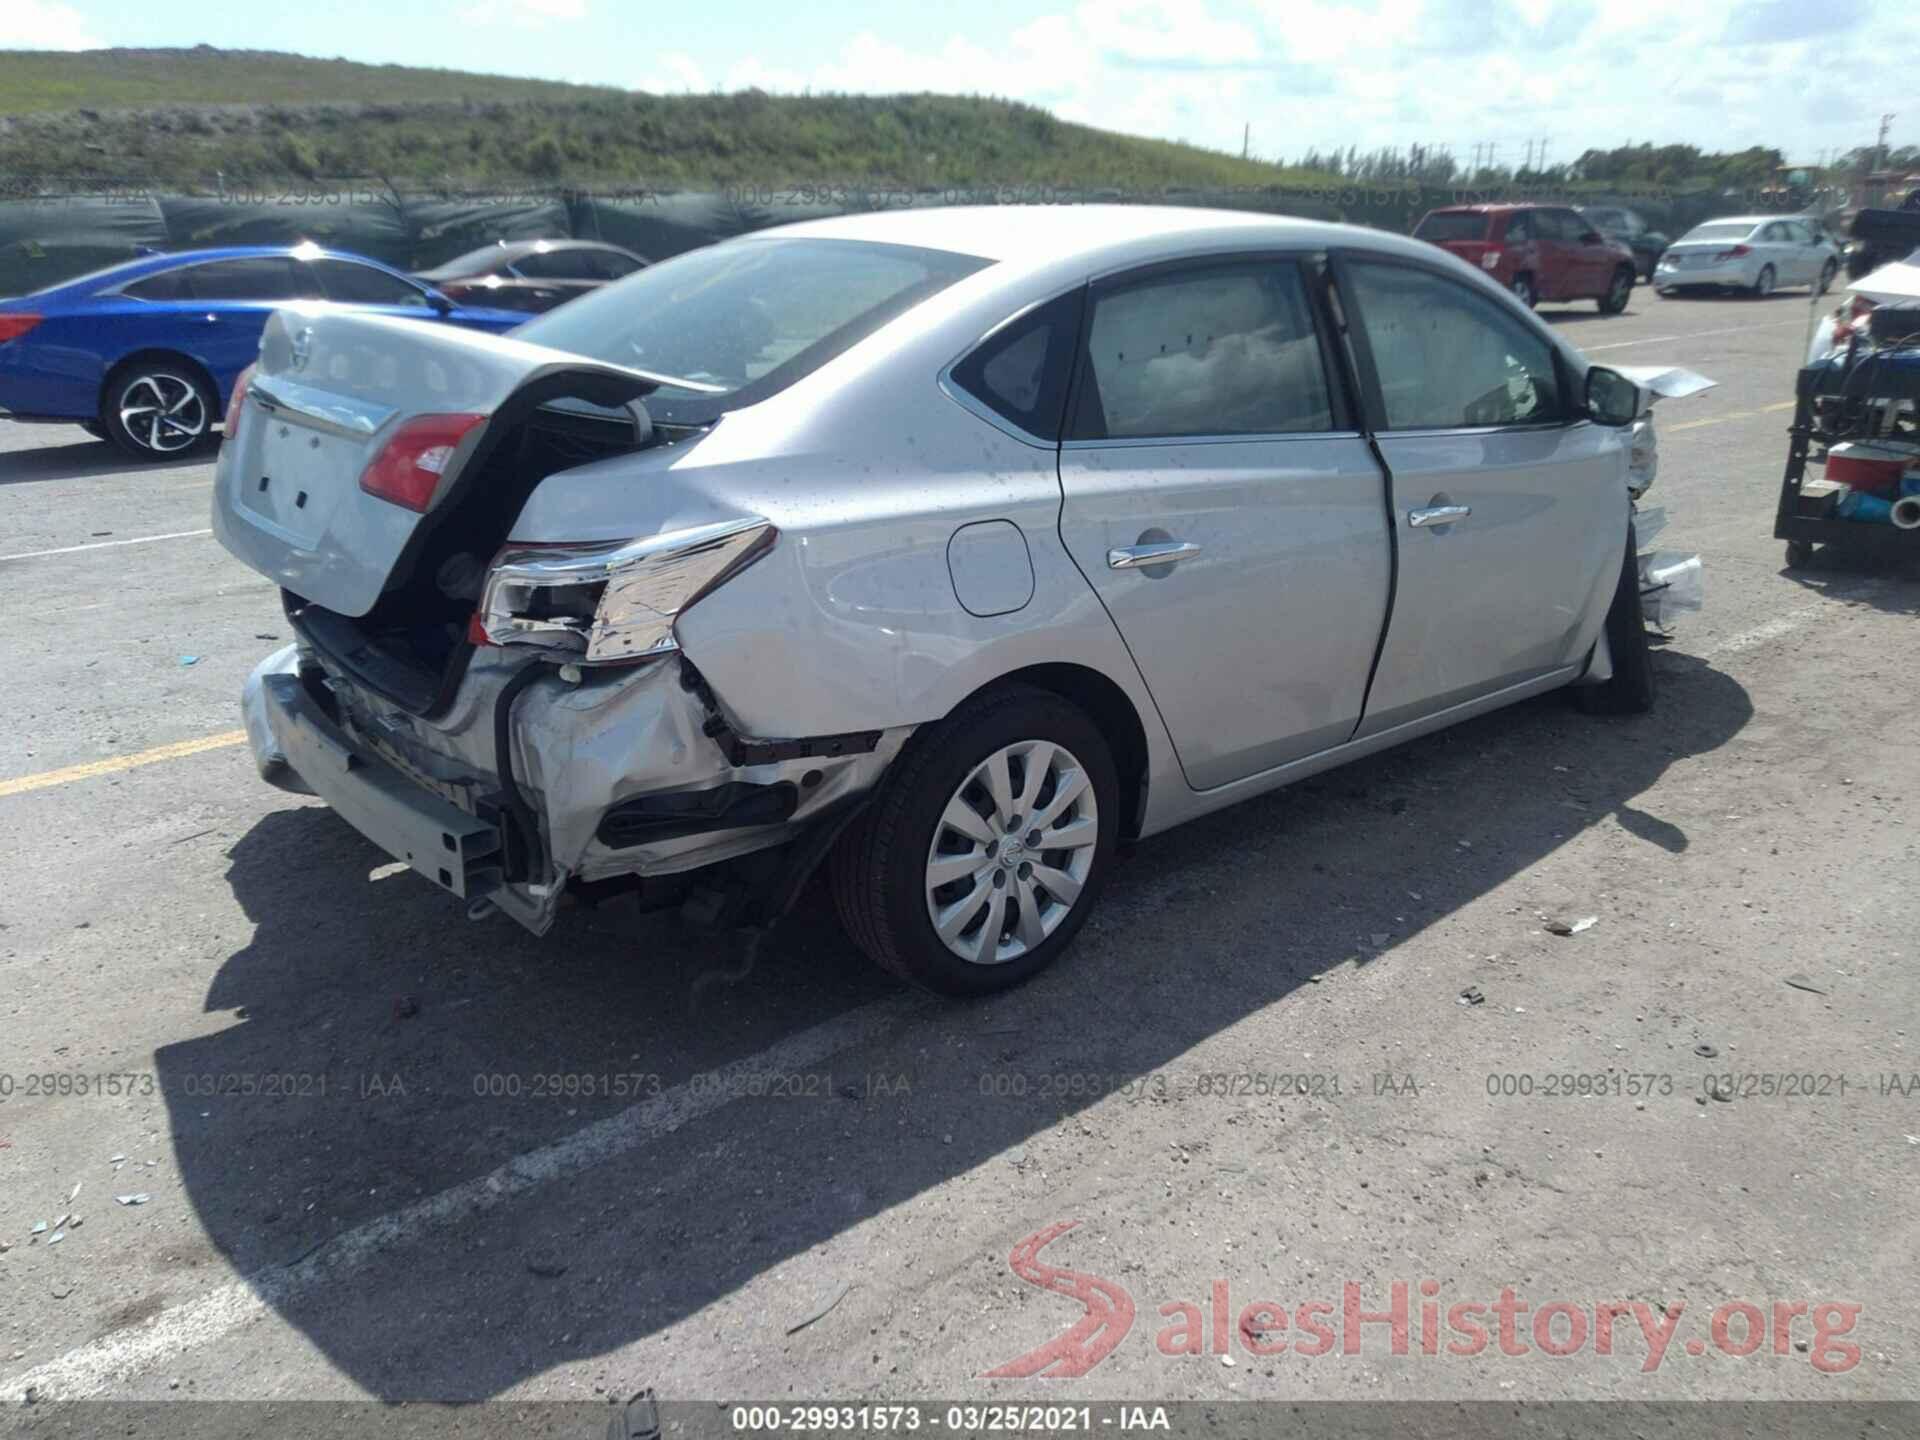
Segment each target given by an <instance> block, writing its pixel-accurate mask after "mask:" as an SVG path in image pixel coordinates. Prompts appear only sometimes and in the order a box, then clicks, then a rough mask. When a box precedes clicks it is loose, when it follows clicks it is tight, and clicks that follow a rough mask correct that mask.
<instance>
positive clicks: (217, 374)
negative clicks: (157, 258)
mask: <svg viewBox="0 0 1920 1440" xmlns="http://www.w3.org/2000/svg"><path fill="white" fill-rule="evenodd" d="M161 278H162V277H159V276H156V277H153V279H154V280H155V281H159V280H161ZM164 278H165V281H166V282H167V286H166V289H165V290H161V289H159V288H158V287H157V286H156V285H152V284H140V285H130V286H128V287H127V293H128V294H129V295H134V296H138V297H140V298H144V299H148V300H149V303H150V306H151V308H150V309H149V310H148V311H147V315H148V323H147V325H146V326H144V327H143V328H144V329H145V330H146V331H147V332H148V333H147V334H146V335H145V336H144V337H143V340H144V343H146V344H148V345H151V346H154V347H156V348H159V347H162V346H164V347H166V348H169V349H178V350H181V351H183V352H184V353H186V354H188V355H191V356H193V357H194V358H195V359H197V360H199V361H200V362H201V364H203V365H205V366H206V367H207V369H208V370H209V371H210V372H211V373H212V375H213V377H214V381H215V383H216V384H217V385H218V386H219V389H220V393H221V395H222V396H223V397H224V396H225V394H226V392H227V388H228V386H230V385H231V384H232V383H233V377H234V376H235V375H238V374H239V373H240V372H241V371H242V370H244V369H245V368H246V367H247V366H248V365H250V364H252V363H253V359H254V356H255V355H256V354H257V353H258V352H259V349H260V332H261V331H262V330H264V329H265V328H266V325H267V317H268V316H269V315H271V314H272V313H273V311H274V308H275V307H276V306H279V305H284V304H286V303H287V302H289V301H291V300H300V299H305V298H308V297H310V296H312V295H314V294H315V293H317V292H315V291H314V290H313V289H312V287H311V286H310V285H308V284H307V283H306V281H305V280H304V278H303V277H302V276H301V275H300V274H299V272H297V271H296V270H295V268H294V263H293V261H291V260H289V259H287V258H286V257H285V256H282V255H242V256H235V257H233V258H231V259H226V260H208V261H204V262H202V263H200V264H198V265H187V266H183V267H181V268H180V269H179V270H171V271H166V272H164ZM161 295H164V296H165V297H166V298H153V297H157V296H161Z"/></svg>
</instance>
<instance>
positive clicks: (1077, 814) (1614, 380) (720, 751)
mask: <svg viewBox="0 0 1920 1440" xmlns="http://www.w3.org/2000/svg"><path fill="white" fill-rule="evenodd" d="M1673 373H1674V372H1668V373H1667V374H1666V375H1658V374H1656V373H1655V372H1645V373H1644V374H1639V373H1626V372H1621V371H1616V370H1608V369H1602V368H1599V367H1590V366H1589V365H1588V364H1587V363H1586V361H1585V360H1584V359H1583V358H1582V357H1581V356H1580V354H1579V352H1578V351H1576V350H1575V349H1574V348H1572V347H1571V346H1570V345H1569V344H1567V343H1566V342H1564V341H1563V340H1561V339H1560V338H1559V337H1558V336H1557V335H1556V334H1555V333H1554V331H1552V330H1551V329H1549V328H1548V327H1547V326H1545V325H1544V324H1542V323H1541V322H1540V321H1539V320H1538V319H1537V318H1536V317H1534V316H1533V315H1531V314H1530V313H1528V312H1527V311H1526V310H1525V309H1524V308H1523V307H1521V306H1520V305H1518V304H1517V303H1515V301H1514V300H1513V299H1512V297H1511V296H1509V295H1507V294H1506V293H1505V292H1504V291H1502V290H1501V289H1500V288H1499V287H1498V286H1496V285H1494V284H1493V283H1491V282H1490V281H1488V280H1487V279H1485V278H1484V277H1483V276H1482V275H1480V274H1479V273H1478V272H1476V271H1475V270H1473V269H1472V268H1470V267H1469V266H1467V265H1465V264H1462V263H1461V262H1460V261H1458V260H1455V259H1453V258H1452V257H1450V256H1448V255H1446V254H1444V253H1441V252H1438V251H1436V250H1435V249H1434V248H1433V247H1431V246H1429V245H1425V244H1422V243H1420V242H1418V241H1414V240H1410V239H1405V238H1401V237H1397V236H1392V235H1388V234H1383V233H1381V232H1378V231H1373V230H1361V229H1350V228H1346V227H1342V226H1336V225H1326V224H1318V223H1311V222H1305V221H1295V220H1282V219H1274V218H1269V217H1262V216H1250V215H1240V214H1223V213H1214V212H1207V211H1198V210H1187V209H1154V208H1146V207H1111V208H1109V207H1041V208H1017V207H1009V208H995V209H983V210H970V209H956V210H946V211H922V212H913V213H893V214H880V215H869V216H858V217H845V218H840V219H834V220H825V221H818V222H812V223H807V224H801V225H795V226H790V227H786V228H783V229H779V230H772V231H764V232H759V233H756V234H753V235H749V236H743V237H741V238H739V239H736V240H732V241H729V242H726V243H724V244H721V245H716V246H713V247H710V248H707V249H704V250H699V251H695V252H692V253H690V254H687V255H683V256H680V257H678V258H676V259H673V260H669V261H667V262H665V263H662V264H659V265H656V266H653V267H651V268H650V269H647V270H645V271H643V272H641V273H640V274H638V275H635V276H633V277H631V278H629V279H627V280H625V281H622V282H619V283H618V284H615V285H612V286H609V287H607V288H606V289H604V290H601V291H598V292H596V293H594V294H592V295H589V296H587V297H584V298H582V299H580V300H577V301H575V302H574V303H572V304H570V305H568V306H566V307H565V308H563V309H560V310H556V311H554V312H552V313H551V314H548V315H545V316H542V317H540V318H538V319H536V320H534V321H532V322H531V323H529V324H528V325H526V326H524V327H522V328H521V329H520V330H518V331H516V332H515V333H514V334H513V335H512V336H510V337H492V336H484V335H479V334H473V333H467V332H445V333H443V332H440V331H435V330H429V329H428V328H426V327H421V326H412V325H407V324H405V323H403V322H397V321H388V320H384V319H379V318H369V317H364V316H356V315H345V314H330V313H326V312H324V311H323V310H320V309H301V308H299V307H293V308H289V309H286V310H283V311H281V312H279V313H278V314H277V315H276V316H275V318H274V319H273V321H272V322H271V324H270V325H269V328H268V331H267V334H266V337H265V339H264V341H263V343H262V347H261V354H260V360H259V363H258V366H257V367H256V369H255V370H254V371H253V372H252V373H251V375H250V376H248V377H247V378H246V383H245V384H244V385H242V386H240V387H238V388H239V390H240V393H239V395H238V396H237V398H236V400H235V402H234V409H233V412H232V416H231V419H230V424H229V430H228V434H229V437H230V438H229V439H228V441H227V444H226V446H225V449H224V450H223V452H222V454H221V456H220V461H219V471H218V478H217V483H216V487H215V498H214V525H215V527H216V531H217V533H218V535H219V537H220V539H221V541H222V543H223V544H224V545H225V546H226V547H227V548H228V549H229V550H230V551H232V552H233V554H235V555H236V556H238V557H239V558H240V559H241V560H243V561H245V562H246V563H247V564H248V565H250V566H252V567H253V568H254V569H256V570H258V571H259V572H260V573H261V574H263V575H267V576H269V577H271V578H272V579H274V580H275V581H276V582H277V583H278V584H279V585H280V586H281V587H282V588H283V594H284V603H285V609H286V614H287V616H288V618H289V620H290V622H291V624H292V627H293V630H294V632H295V634H296V636H297V643H296V644H294V645H292V646H289V647H288V648H287V649H285V650H282V651H280V652H278V653H277V654H274V655H272V656H269V657H268V658H267V659H266V660H265V661H263V662H262V663H261V665H260V666H259V667H258V669H257V670H256V671H255V673H254V674H253V676H252V677H251V679H250V680H249V681H248V684H247V687H246V690H245V694H244V702H243V709H244V714H245V718H246V723H247V729H248V733H249V737H250V740H251V743H252V748H253V752H254V755H255V757H256V760H257V762H258V764H259V767H260V769H261V772H262V774H263V775H264V776H266V777H267V778H268V779H269V780H272V781H274V782H275V783H278V784H281V785H284V786H286V787H288V788H290V789H295V790H302V791H309V792H312V793H315V794H318V795H319V796H321V797H322V798H324V799H325V800H327V801H328V802H329V803H330V804H331V805H332V806H333V807H334V808H335V809H336V810H337V811H338V812H339V813H340V814H341V815H342V816H343V817H344V818H346V819H347V820H348V821H349V822H351V823H352V824H354V825H355V826H356V827H358V828H359V829H360V830H361V831H362V832H364V833H365V834H366V835H367V836H368V837H370V838H371V839H372V840H374V841H376V842H377V843H378V844H380V845H381V846H383V847H384V848H385V849H386V850H387V851H388V852H389V853H391V854H393V855H394V856H396V857H397V858H399V859H401V860H404V861H405V862H406V863H408V864H409V865H410V866H411V867H412V868H413V869H414V870H416V871H418V872H419V873H420V874H421V875H423V876H425V877H427V878H428V879H429V880H431V881H433V882H434V883H435V884H437V885H439V886H441V887H442V888H443V889H445V890H448V891H450V892H452V894H454V895H456V896H458V897H461V898H462V899H464V900H466V901H467V902H468V906H469V910H470V913H473V914H474V915H476V916H481V915H485V914H490V913H493V912H495V911H501V912H505V913H506V914H507V915H509V916H511V917H512V918H514V919H515V920H518V921H519V922H520V923H522V924H523V925H525V926H527V927H528V928H529V929H531V930H533V931H535V932H536V933H538V932H544V931H545V930H546V929H547V928H548V927H549V926H550V925H551V923H552V922H553V919H554V916H555V913H556V910H557V908H558V907H559V906H560V905H561V904H562V902H563V901H564V900H566V899H567V898H568V897H569V896H578V895H582V894H584V895H588V896H592V895H597V894H600V893H604V892H607V891H610V890H619V889H638V891H639V893H640V896H641V899H642V901H643V902H654V903H659V904H678V905H680V906H681V907H683V909H685V910H686V911H687V912H688V913H689V914H690V915H691V916H693V917H695V918H697V919H700V920H703V921H706V922H709V923H723V922H726V921H729V920H735V921H747V922H753V921H766V920H769V919H771V918H772V917H775V916H777V915H778V914H780V913H782V912H783V911H784V910H785V908H786V907H787V905H788V904H790V902H791V900H792V899H793V897H794V895H795V894H796V893H797V891H798V890H799V888H800V886H801V885H802V884H803V883H804V882H805V881H806V880H807V878H808V876H809V875H810V874H812V873H813V871H814V870H815V869H816V867H817V866H819V865H821V864H822V863H824V864H825V865H826V866H827V868H828V869H829V871H830V872H831V879H832V886H833V890H834V894H835V898H836V901H837V904H838V908H839V910H840V913H841V915H842V917H843V918H844V920H845V923H846V926H847V929H848V931H849V933H850V934H851V936H852V938H853V939H854V940H855V941H856V942H857V943H858V944H859V945H860V946H861V947H862V948H863V949H864V950H865V951H867V952H868V953H869V954H870V955H872V956H873V957H874V958H875V959H876V960H878V961H879V962H880V963H882V964H883V965H885V966H887V967H888V968H889V969H891V970H893V971H894V972H896V973H897V974H899V975H902V976H904V977H906V978H908V979H911V980H913V981H916V982H918V983H920V984H923V985H926V986H929V987H932V988H935V989H938V990H941V991H944V992H947V993H956V994H966V993H978V992H984V991H989V990H993V989H998V988H1001V987H1003V986H1006V985H1010V984H1013V983H1016V982H1018V981H1020V980H1022V979H1024V978H1026V977H1027V976H1029V975H1031V974H1033V973H1034V972H1035V971H1037V970H1038V969H1040V968H1041V967H1042V966H1044V965H1045V964H1046V963H1048V962H1049V961H1050V960H1052V959H1053V958H1054V957H1055V956H1056V955H1057V954H1058V953H1059V952H1060V951H1061V950H1062V949H1063V948H1064V947H1065V946H1066V945H1067V944H1068V943H1069V941H1070V940H1071V939H1072V937H1073V935H1074V934H1075V932H1076V931H1077V930H1078V928H1079V926H1080V925H1081V924H1082V923H1083V922H1084V921H1085V919H1086V917H1087V913H1088V911H1089V909H1090V908H1091V907H1092V905H1093V904H1094V902H1095V899H1096V897H1097V896H1098V894H1099V892H1100V889H1101V886H1102V885H1103V884H1104V883H1105V881H1106V878H1107V872H1108V870H1109V868H1110V866H1111V863H1112V859H1113V855H1114V849H1115V846H1116V845H1117V844H1118V843H1119V842H1120V841H1122V840H1123V839H1125V838H1129V837H1135V836H1142V835H1150V834H1153V833H1155V832H1157V831H1161V830H1165V829H1167V828H1168V827H1170V826H1173V825H1177V824H1179V823H1180V822H1182V821H1184V820H1189V819H1192V818H1194V817H1195V816H1198V815H1203V814H1205V813H1207V812H1209V811H1213V810H1217V809H1219V808H1221V807H1222V806H1226V805H1230V804H1232V803H1234V802H1235V801H1238V800H1242V799H1245V798H1247V797H1249V796H1252V795H1257V794H1260V793H1261V792H1263V791H1267V790H1270V789H1272V788H1274V787H1275V786H1279V785H1284V784H1287V783H1289V782H1290V781H1294V780H1298V779H1301V778H1303V777H1305V776H1309V775H1312V774H1315V773H1316V772H1319V771H1322V770H1325V769H1327V768H1328V767H1330V766H1333V765H1338V764H1340V763H1342V762H1344V761H1346V760H1350V759H1353V758H1356V757H1358V756H1362V755H1366V754H1369V753H1372V752H1374V751H1378V750H1380V749H1383V748H1385V747H1387V746H1390V745H1393V744H1396V743H1398V742H1400V741H1402V740H1406V739H1409V738H1411V737H1414V736H1417V735H1422V734H1425V733H1427V732H1430V731H1433V730H1436V729H1439V728H1441V727H1443V726H1446V725H1450V724H1453V723H1455V722H1456V721H1460V720H1464V719H1466V718H1468V717H1470V716H1474V715H1478V714H1481V713H1484V712H1486V711H1488V710H1491V709H1493V708H1495V707H1497V706H1502V705H1507V704H1510V703H1512V702H1514V701H1517V700H1520V699H1523V698H1525V697H1527V696H1531V695H1537V694H1539V693H1541V692H1542V691H1546V690H1550V689H1554V688H1556V687H1560V686H1576V687H1579V688H1578V690H1577V692H1576V693H1577V694H1578V695H1579V696H1580V697H1582V699H1583V700H1584V701H1585V702H1586V704H1587V706H1588V708H1592V709H1598V710H1614V711H1630V710H1640V709H1645V708H1646V707H1647V706H1648V705H1649V704H1650V703H1651V701H1652V698H1653V690H1652V687H1653V678H1654V677H1653V671H1652V669H1651V665H1650V661H1649V656H1648V646H1647V640H1646V634H1645V631H1644V628H1643V625H1642V619H1641V596H1640V587H1639V584H1638V581H1637V576H1636V569H1635V564H1634V549H1635V547H1634V541H1633V531H1632V519H1631V516H1632V496H1633V495H1634V494H1637V493H1638V491H1639V490H1640V489H1643V488H1644V486H1645V485H1646V484H1647V483H1648V482H1649V481H1650V480H1651V478H1652V465H1653V458H1652V457H1653V448H1652V442H1653V436H1652V431H1651V421H1650V419H1649V418H1648V417H1647V415H1646V407H1647V405H1648V403H1649V402H1650V400H1651V398H1652V395H1653V394H1654V393H1656V392H1659V393H1678V392H1677V391H1675V390H1674V389H1673V387H1672V385H1671V383H1670V381H1671V377H1672V374H1673ZM1683 378H1684V379H1685V380H1686V381H1687V382H1688V383H1687V385H1686V386H1683V387H1682V388H1698V386H1699V385H1704V384H1706V383H1710V382H1704V381H1700V380H1699V378H1698V377H1683Z"/></svg>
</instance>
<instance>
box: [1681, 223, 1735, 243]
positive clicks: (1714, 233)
mask: <svg viewBox="0 0 1920 1440" xmlns="http://www.w3.org/2000/svg"><path fill="white" fill-rule="evenodd" d="M1752 233H1753V225H1752V222H1750V221H1747V220H1710V221H1708V222H1707V223H1706V224H1705V225H1696V226H1694V227H1693V228H1692V229H1691V230H1689V231H1687V233H1686V234H1684V235H1682V236H1681V237H1680V238H1681V239H1682V240H1744V239H1746V238H1747V236H1749V235H1751V234H1752Z"/></svg>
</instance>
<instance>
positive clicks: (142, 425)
mask: <svg viewBox="0 0 1920 1440" xmlns="http://www.w3.org/2000/svg"><path fill="white" fill-rule="evenodd" d="M216 408H217V402H216V401H215V399H214V395H213V388H212V387H211V386H210V385H208V384H207V382H206V381H205V380H204V379H202V378H201V377H200V375H199V374H198V373H197V372H196V371H194V370H193V369H192V368H190V367H189V366H186V365H182V364H180V363H178V362H173V361H167V360H143V361H136V362H134V363H133V364H130V365H125V366H122V367H121V368H120V369H119V370H116V371H115V372H114V373H113V375H112V377H111V378H110V379H109V380H108V381H107V385H106V390H105V393H104V394H103V395H102V396H101V400H100V426H101V428H102V429H103V430H105V431H106V435H107V438H108V439H109V440H111V441H113V443H114V444H116V445H118V446H119V447H120V448H121V449H122V450H125V451H126V452H128V453H129V454H131V455H134V456H137V457H138V458H140V459H142V460H164V459H168V458H171V457H172V456H175V455H185V454H187V453H188V452H190V451H192V450H195V449H197V448H198V447H200V446H202V445H204V444H206V443H207V441H208V440H210V439H211V438H212V437H213V424H214V420H215V419H216V418H217V417H216V415H215V410H216Z"/></svg>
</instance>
